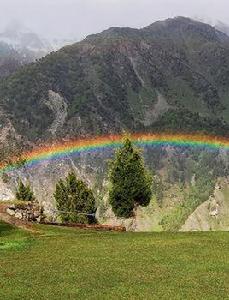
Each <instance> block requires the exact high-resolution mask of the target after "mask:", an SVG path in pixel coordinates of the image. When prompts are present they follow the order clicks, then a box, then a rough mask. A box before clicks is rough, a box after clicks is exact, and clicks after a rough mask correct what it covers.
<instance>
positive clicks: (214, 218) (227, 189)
mask: <svg viewBox="0 0 229 300" xmlns="http://www.w3.org/2000/svg"><path fill="white" fill-rule="evenodd" d="M228 195H229V179H221V180H219V182H218V183H217V184H216V187H215V192H214V195H213V196H211V197H210V198H209V200H208V201H206V202H204V203H203V204H201V205H200V206H199V207H198V208H197V209H196V210H195V211H194V212H193V213H192V214H191V215H190V216H189V218H188V219H187V220H186V222H185V224H184V225H183V226H182V228H181V231H209V230H213V231H217V230H229V219H228V213H229V196H228Z"/></svg>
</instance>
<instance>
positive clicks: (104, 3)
mask: <svg viewBox="0 0 229 300" xmlns="http://www.w3.org/2000/svg"><path fill="white" fill-rule="evenodd" d="M228 11H229V0H0V30H2V29H3V27H4V26H5V25H6V24H7V23H9V22H10V21H11V20H19V21H22V22H23V23H24V24H25V25H26V26H28V27H29V28H31V29H32V30H33V31H35V32H37V33H40V34H42V35H43V36H46V37H60V38H63V37H66V38H69V37H73V38H78V39H79V38H82V37H84V36H85V35H87V34H90V33H96V32H100V31H102V30H103V29H106V28H108V27H110V26H130V27H143V26H146V25H149V24H151V23H152V22H154V21H156V20H161V19H166V18H168V17H173V16H178V15H179V16H181V15H183V16H190V17H194V18H204V19H205V20H208V21H215V20H220V21H223V22H226V23H229V13H228Z"/></svg>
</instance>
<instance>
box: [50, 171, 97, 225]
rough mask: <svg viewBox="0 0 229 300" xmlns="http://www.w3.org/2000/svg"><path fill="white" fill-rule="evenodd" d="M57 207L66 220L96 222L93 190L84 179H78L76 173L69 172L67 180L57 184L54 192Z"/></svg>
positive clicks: (63, 219)
mask: <svg viewBox="0 0 229 300" xmlns="http://www.w3.org/2000/svg"><path fill="white" fill-rule="evenodd" d="M54 198H55V200H56V204H57V209H58V210H59V211H60V216H61V218H62V221H64V222H76V223H94V222H95V217H94V216H93V215H94V214H95V212H96V205H95V198H94V196H93V193H92V190H90V189H89V188H88V187H87V185H86V183H85V182H83V181H82V180H77V178H76V175H75V174H74V173H69V174H68V176H67V178H66V180H65V181H63V180H60V181H59V182H58V183H57V184H56V190H55V193H54Z"/></svg>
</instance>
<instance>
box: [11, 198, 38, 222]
mask: <svg viewBox="0 0 229 300" xmlns="http://www.w3.org/2000/svg"><path fill="white" fill-rule="evenodd" d="M6 213H7V214H8V215H9V216H11V217H14V218H16V219H19V220H22V221H27V222H37V223H40V222H41V221H43V219H44V214H43V208H42V207H41V206H40V205H39V204H38V203H35V202H31V203H20V204H19V203H18V204H12V205H9V206H8V208H7V209H6Z"/></svg>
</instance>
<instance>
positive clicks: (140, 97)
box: [0, 17, 229, 230]
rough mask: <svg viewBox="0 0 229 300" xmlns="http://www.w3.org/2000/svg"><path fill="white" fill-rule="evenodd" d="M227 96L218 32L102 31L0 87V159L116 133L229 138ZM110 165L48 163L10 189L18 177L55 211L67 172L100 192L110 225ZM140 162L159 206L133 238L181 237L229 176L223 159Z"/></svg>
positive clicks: (168, 154) (190, 28)
mask: <svg viewBox="0 0 229 300" xmlns="http://www.w3.org/2000/svg"><path fill="white" fill-rule="evenodd" d="M228 96H229V37H228V36H227V35H226V34H224V33H222V32H221V31H219V30H217V29H216V28H214V27H212V26H210V25H207V24H204V23H201V22H197V21H194V20H191V19H189V18H184V17H177V18H174V19H168V20H165V21H159V22H156V23H153V24H151V25H150V26H148V27H145V28H142V29H132V28H116V27H115V28H109V29H108V30H105V31H104V32H102V33H99V34H94V35H90V36H88V37H87V38H86V39H85V40H83V41H81V42H79V43H75V44H73V45H71V46H66V47H64V48H62V49H61V50H59V51H57V52H54V53H51V54H49V55H47V56H46V57H44V58H42V59H39V60H38V61H37V62H36V63H33V64H30V65H28V66H25V67H23V68H22V69H20V70H18V71H17V72H16V73H14V74H13V75H12V76H10V77H8V78H5V79H3V80H2V81H1V83H0V116H1V120H0V136H1V142H2V145H4V146H3V147H2V151H1V149H0V154H1V156H2V159H3V158H4V157H6V156H7V155H9V153H10V152H12V151H13V150H12V149H15V148H16V149H18V148H19V151H20V147H22V146H25V145H26V146H27V147H33V145H36V144H40V143H45V142H46V141H56V140H57V139H62V138H64V139H68V138H72V137H80V136H91V135H92V136H93V135H99V134H106V133H119V132H122V131H123V130H125V131H131V132H139V131H140V132H152V131H160V132H162V131H163V132H164V131H172V132H188V133H193V132H195V133H196V132H202V133H208V134H212V135H214V134H216V135H220V136H225V137H228V136H229V100H228ZM112 155H113V152H110V153H108V154H107V153H103V152H102V153H100V155H97V154H96V155H88V156H87V155H86V154H85V155H82V156H80V158H79V159H78V160H77V159H75V158H71V157H69V160H68V161H67V162H66V161H60V162H56V163H51V162H50V163H46V164H44V165H42V166H40V167H37V168H35V169H34V170H24V173H23V172H22V173H21V171H20V172H19V173H17V172H16V174H14V175H11V176H12V179H11V180H10V183H9V185H10V186H13V184H14V185H15V182H16V178H17V176H18V174H20V176H28V177H29V178H30V180H31V181H32V182H34V186H35V189H36V191H37V194H38V195H39V199H41V201H42V199H47V201H46V204H45V205H46V206H49V205H53V202H52V201H53V199H52V196H51V195H52V191H53V188H52V187H53V186H54V182H55V180H56V179H57V178H58V177H59V174H63V175H64V174H66V172H67V170H69V168H73V167H74V169H75V170H77V172H78V174H79V175H80V176H81V177H84V178H86V179H87V180H88V181H89V182H90V184H91V185H93V187H94V189H95V191H97V192H98V194H99V199H100V202H99V211H100V218H101V220H104V218H105V219H106V221H107V220H111V214H110V210H109V209H110V208H109V205H108V204H107V200H106V199H107V198H106V197H107V187H106V180H107V177H106V174H107V166H106V159H109V158H111V157H112ZM144 155H145V158H146V161H147V164H148V166H149V167H150V168H151V169H152V170H153V171H154V172H155V176H156V178H155V182H156V183H155V184H156V185H155V186H154V190H155V193H156V196H155V197H156V202H152V203H151V206H150V208H147V210H144V211H139V219H138V221H139V222H140V223H141V217H142V216H144V217H143V219H144V220H148V219H149V218H150V221H149V222H148V221H147V222H148V225H147V226H148V227H147V226H145V225H146V223H147V222H146V223H144V224H145V225H144V226H145V227H144V226H143V225H139V228H142V226H143V227H144V228H146V227H147V228H148V229H149V228H152V227H153V228H155V227H156V228H160V230H161V229H162V228H163V229H165V230H179V229H180V228H181V227H182V225H184V223H185V221H186V220H187V219H188V217H189V216H190V215H191V214H192V213H193V212H194V211H195V209H197V208H198V206H199V205H201V204H202V203H204V202H206V201H210V200H209V197H210V195H212V194H213V192H214V190H215V188H216V185H217V184H218V185H220V184H221V178H225V177H227V176H228V175H229V171H228V166H229V158H228V153H227V152H224V151H216V152H214V151H213V152H211V151H210V152H208V151H204V150H201V149H189V150H188V149H185V150H182V149H176V148H172V147H162V148H158V149H145V151H144ZM223 182H224V181H223ZM0 186H1V185H0ZM222 186H223V189H225V193H227V192H226V191H227V186H226V187H224V186H225V185H222ZM4 190H5V187H4ZM97 192H96V193H97ZM217 195H218V194H217ZM101 197H102V200H101ZM225 199H226V197H225ZM154 200H155V199H154ZM225 201H227V200H225ZM206 207H208V206H206ZM206 207H205V208H206ZM102 212H103V213H102ZM155 213H156V216H155V217H152V218H153V219H154V220H156V221H155V222H156V223H155V224H154V223H152V218H151V216H152V214H155ZM207 213H208V212H207ZM112 220H113V221H112V222H116V220H114V218H113V219H112ZM107 222H108V221H107ZM141 224H142V223H141ZM227 226H228V227H227ZM185 228H187V227H185ZM212 228H213V227H212ZM225 228H229V225H222V226H221V229H225Z"/></svg>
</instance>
